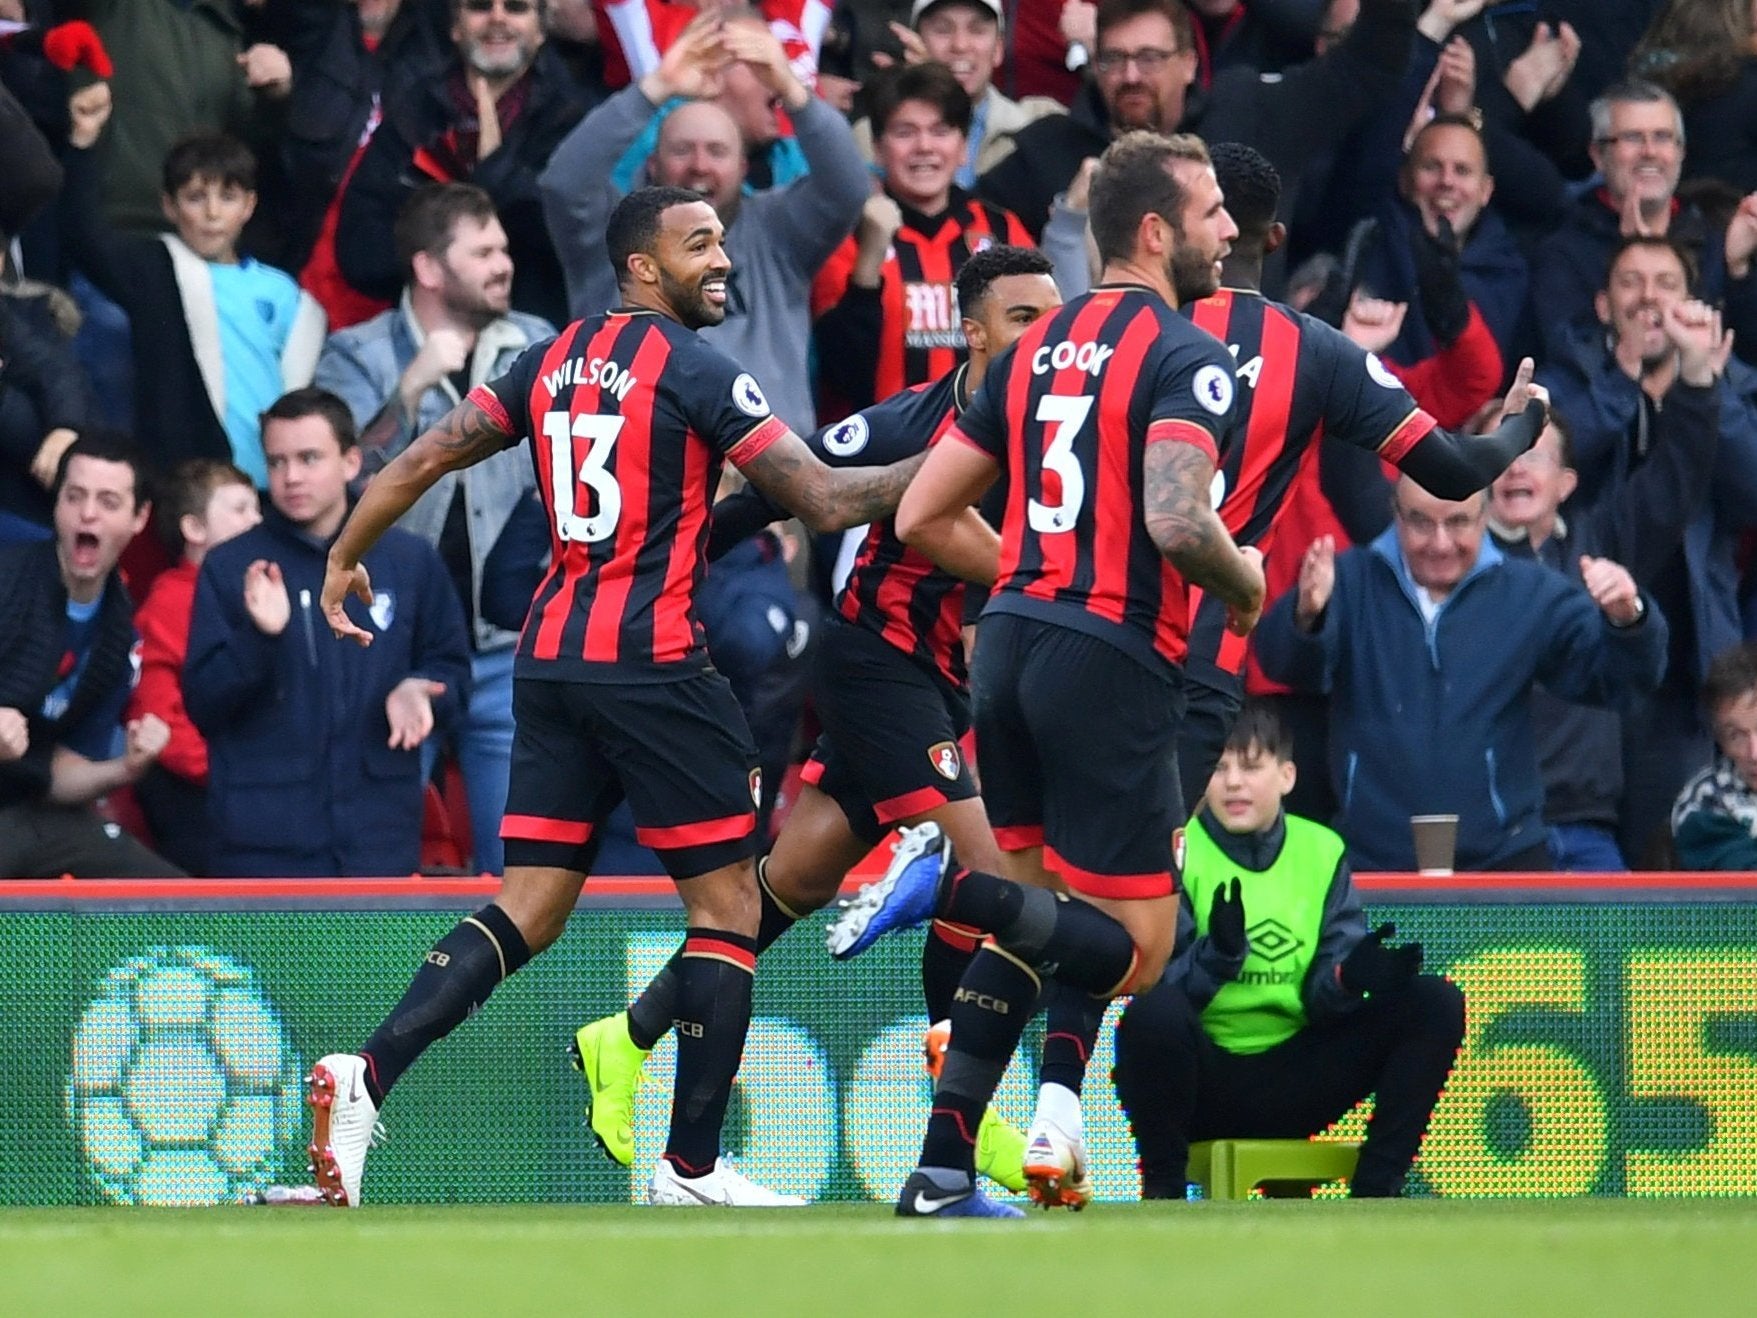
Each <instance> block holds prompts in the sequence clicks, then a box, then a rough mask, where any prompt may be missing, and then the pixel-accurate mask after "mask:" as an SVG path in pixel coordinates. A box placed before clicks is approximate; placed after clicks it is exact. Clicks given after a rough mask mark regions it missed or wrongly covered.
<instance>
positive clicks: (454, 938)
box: [360, 906, 531, 1107]
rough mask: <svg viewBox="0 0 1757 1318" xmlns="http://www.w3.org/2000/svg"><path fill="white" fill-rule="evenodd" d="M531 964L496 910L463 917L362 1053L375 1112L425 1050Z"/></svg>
mask: <svg viewBox="0 0 1757 1318" xmlns="http://www.w3.org/2000/svg"><path fill="white" fill-rule="evenodd" d="M530 959H531V949H530V948H529V947H527V946H525V936H524V935H523V934H521V933H520V932H519V927H518V926H517V925H516V924H514V923H513V922H512V918H511V917H510V916H508V915H507V913H506V912H505V911H503V910H501V909H500V908H499V907H498V906H484V907H483V908H482V909H481V910H479V911H477V912H476V913H475V914H474V915H471V916H466V917H465V918H464V919H463V920H461V921H460V922H459V923H458V925H457V926H456V927H455V928H454V929H453V930H452V931H451V932H450V933H449V934H447V935H446V936H445V937H444V938H442V939H440V940H439V941H438V942H437V943H435V944H434V945H433V947H432V948H431V949H430V950H429V951H428V953H427V957H426V959H425V960H424V961H422V963H421V968H420V969H419V970H417V971H416V972H415V978H414V979H413V980H411V981H410V983H409V987H408V991H407V992H405V993H404V994H403V998H402V1001H401V1002H399V1003H397V1005H396V1007H395V1009H394V1010H393V1011H392V1012H391V1014H390V1015H388V1016H386V1017H385V1018H384V1021H383V1022H382V1023H381V1024H380V1025H379V1027H378V1028H377V1029H376V1030H374V1031H373V1032H372V1037H371V1038H370V1039H368V1040H367V1041H366V1042H365V1043H364V1044H363V1045H362V1046H361V1048H360V1055H361V1056H362V1057H364V1058H365V1059H366V1092H367V1093H368V1094H370V1095H371V1096H372V1101H373V1103H374V1104H376V1105H377V1106H378V1107H383V1106H384V1099H385V1095H387V1094H389V1093H390V1091H391V1087H392V1086H393V1085H395V1084H396V1082H397V1081H398V1080H400V1079H401V1078H402V1075H403V1072H404V1071H407V1070H408V1069H409V1068H410V1067H411V1066H413V1065H414V1063H415V1059H416V1058H417V1057H419V1056H420V1055H421V1054H422V1053H424V1052H425V1051H426V1050H427V1046H428V1045H429V1044H431V1043H434V1042H436V1041H437V1040H440V1039H443V1038H444V1037H445V1036H446V1035H448V1034H450V1033H451V1032H452V1031H453V1030H454V1029H456V1028H457V1027H458V1026H459V1025H461V1024H462V1023H463V1022H464V1020H465V1019H466V1018H468V1016H469V1015H470V1013H471V1012H473V1011H475V1010H476V1009H477V1008H478V1007H480V1006H481V1005H482V1004H483V1003H484V1002H486V1001H488V995H489V994H490V993H492V992H494V988H495V986H496V985H497V984H499V983H500V981H501V980H503V979H505V978H506V977H507V976H508V975H510V974H512V973H513V971H515V970H517V969H518V968H519V967H520V966H522V965H524V964H525V962H527V961H529V960H530Z"/></svg>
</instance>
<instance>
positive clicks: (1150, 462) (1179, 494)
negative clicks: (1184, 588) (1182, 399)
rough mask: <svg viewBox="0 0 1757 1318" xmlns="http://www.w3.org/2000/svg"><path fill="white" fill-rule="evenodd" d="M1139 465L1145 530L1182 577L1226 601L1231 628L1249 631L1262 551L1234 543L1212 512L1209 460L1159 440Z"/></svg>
mask: <svg viewBox="0 0 1757 1318" xmlns="http://www.w3.org/2000/svg"><path fill="white" fill-rule="evenodd" d="M1144 470H1145V475H1146V489H1145V493H1144V496H1143V499H1142V511H1143V520H1144V521H1145V522H1146V524H1147V534H1148V535H1149V536H1151V537H1152V538H1153V543H1154V545H1155V546H1157V547H1158V549H1159V552H1160V553H1161V554H1163V555H1164V556H1165V558H1166V559H1167V561H1169V562H1170V563H1171V565H1172V566H1173V567H1175V568H1176V569H1177V570H1178V572H1179V573H1180V574H1181V575H1182V576H1183V578H1184V580H1185V581H1187V582H1189V583H1190V584H1191V585H1192V586H1200V587H1202V589H1204V590H1210V591H1213V592H1214V593H1215V594H1216V595H1218V596H1220V598H1221V599H1223V600H1225V601H1226V605H1227V609H1228V611H1229V613H1230V617H1229V619H1228V625H1229V626H1230V627H1231V628H1232V630H1233V631H1235V632H1237V633H1238V634H1239V635H1241V636H1245V635H1249V634H1250V631H1251V629H1252V628H1253V627H1255V626H1256V625H1257V619H1258V618H1259V617H1260V616H1261V615H1262V612H1263V599H1264V596H1265V595H1266V594H1267V593H1268V587H1267V586H1266V585H1265V583H1264V580H1263V556H1262V555H1261V554H1259V553H1258V552H1257V551H1256V550H1255V549H1250V550H1245V549H1240V548H1239V547H1238V546H1237V545H1236V544H1234V543H1233V539H1232V536H1231V535H1229V534H1228V533H1227V530H1226V527H1225V526H1224V525H1223V524H1222V523H1221V521H1220V518H1219V517H1218V516H1217V515H1216V514H1215V512H1214V507H1213V503H1212V501H1211V499H1210V496H1209V488H1210V486H1211V485H1212V483H1213V481H1214V463H1213V461H1212V460H1211V459H1210V458H1209V457H1208V455H1207V454H1206V453H1205V452H1203V451H1202V449H1200V448H1198V447H1197V446H1196V445H1194V444H1183V443H1179V442H1177V441H1175V440H1162V441H1160V442H1158V443H1154V444H1149V445H1147V453H1146V458H1145V468H1144Z"/></svg>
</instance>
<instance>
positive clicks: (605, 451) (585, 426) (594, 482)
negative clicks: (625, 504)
mask: <svg viewBox="0 0 1757 1318" xmlns="http://www.w3.org/2000/svg"><path fill="white" fill-rule="evenodd" d="M621 433H622V418H621V417H619V416H600V415H598V414H597V413H592V412H588V413H585V414H583V415H580V416H575V417H569V415H568V414H567V413H566V412H545V413H544V414H543V438H545V439H547V440H548V441H549V484H550V489H551V493H552V494H553V495H554V496H555V497H554V500H553V503H554V508H555V531H556V534H557V535H559V536H560V537H561V538H562V540H564V541H567V542H569V543H572V544H587V545H590V544H595V543H597V542H598V541H600V540H608V539H609V538H610V537H611V536H612V535H614V534H615V533H616V524H617V522H619V521H621V520H622V487H621V486H620V485H618V484H617V483H616V477H614V476H612V475H611V474H610V472H609V471H607V470H606V464H608V463H609V461H610V451H611V450H612V449H613V448H615V447H616V437H617V436H618V435H619V434H621ZM576 439H589V440H591V441H592V447H591V449H590V450H588V451H587V453H586V459H585V461H584V462H582V463H580V467H579V472H578V474H577V481H578V484H579V485H584V486H585V487H586V488H587V489H589V490H590V491H591V492H592V493H593V494H594V495H595V496H597V501H598V511H597V512H596V513H594V514H593V515H592V516H590V517H581V516H580V515H579V514H577V513H576V512H575V511H574V490H575V489H576V488H577V487H576V484H575V481H576V474H575V472H574V466H573V442H574V440H576Z"/></svg>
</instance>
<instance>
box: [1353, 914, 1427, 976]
mask: <svg viewBox="0 0 1757 1318" xmlns="http://www.w3.org/2000/svg"><path fill="white" fill-rule="evenodd" d="M1396 933H1397V926H1396V925H1394V924H1382V925H1380V926H1379V927H1378V928H1377V929H1375V930H1373V932H1372V933H1370V934H1368V935H1367V936H1366V937H1365V938H1363V939H1361V940H1360V942H1358V943H1356V944H1355V946H1354V950H1353V951H1352V952H1350V953H1349V954H1348V955H1347V956H1346V957H1344V958H1343V959H1342V987H1343V988H1345V989H1347V990H1348V991H1349V992H1351V993H1394V992H1396V991H1397V990H1398V989H1400V988H1402V987H1403V986H1404V985H1405V984H1407V983H1409V981H1410V980H1412V979H1414V978H1415V977H1416V976H1417V975H1419V974H1420V973H1421V944H1420V943H1405V944H1403V945H1402V946H1401V947H1386V946H1385V940H1386V939H1387V938H1390V937H1393V936H1394V935H1395V934H1396Z"/></svg>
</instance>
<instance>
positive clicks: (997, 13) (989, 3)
mask: <svg viewBox="0 0 1757 1318" xmlns="http://www.w3.org/2000/svg"><path fill="white" fill-rule="evenodd" d="M950 4H960V5H971V6H974V7H975V8H977V9H986V10H987V11H988V12H989V13H991V14H993V15H994V21H995V22H997V23H999V24H1001V25H1002V26H1003V27H1004V26H1005V25H1006V21H1007V19H1006V15H1005V14H1004V13H1002V12H1001V0H915V3H914V4H913V5H912V6H911V7H910V9H909V26H910V27H915V26H917V25H918V24H919V23H920V22H921V16H922V15H923V14H925V13H926V12H927V11H928V10H930V9H933V8H935V7H937V6H939V5H950Z"/></svg>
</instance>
